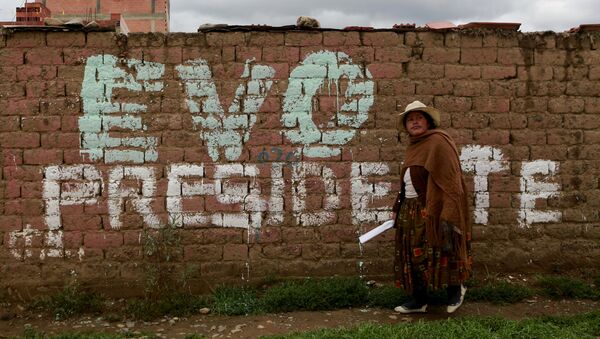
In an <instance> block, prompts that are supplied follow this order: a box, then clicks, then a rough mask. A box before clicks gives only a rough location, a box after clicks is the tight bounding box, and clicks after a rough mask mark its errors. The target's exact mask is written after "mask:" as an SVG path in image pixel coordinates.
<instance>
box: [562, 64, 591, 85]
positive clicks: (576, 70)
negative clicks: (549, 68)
mask: <svg viewBox="0 0 600 339" xmlns="http://www.w3.org/2000/svg"><path fill="white" fill-rule="evenodd" d="M588 73H589V70H588V67H587V66H582V67H577V66H568V67H562V66H559V67H554V79H555V80H559V81H575V80H587V79H588Z"/></svg>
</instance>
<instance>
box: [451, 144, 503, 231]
mask: <svg viewBox="0 0 600 339" xmlns="http://www.w3.org/2000/svg"><path fill="white" fill-rule="evenodd" d="M460 161H461V166H462V170H463V171H465V172H475V177H474V178H473V180H474V182H475V223H477V224H484V225H485V224H487V222H488V211H487V209H488V208H489V207H490V192H489V187H488V175H490V173H496V172H501V171H504V170H506V169H508V163H507V162H506V161H505V160H502V151H500V150H499V149H497V148H493V147H491V146H479V145H469V146H465V147H463V149H462V150H461V153H460Z"/></svg>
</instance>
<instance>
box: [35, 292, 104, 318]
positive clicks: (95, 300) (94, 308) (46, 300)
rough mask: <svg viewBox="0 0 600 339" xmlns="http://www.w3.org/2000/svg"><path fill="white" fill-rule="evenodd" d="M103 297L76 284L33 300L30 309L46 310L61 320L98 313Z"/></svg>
mask: <svg viewBox="0 0 600 339" xmlns="http://www.w3.org/2000/svg"><path fill="white" fill-rule="evenodd" d="M102 301H103V298H102V297H101V296H100V295H98V294H96V293H92V292H86V291H82V290H81V289H80V288H79V287H78V286H77V285H73V286H67V287H65V288H63V289H62V290H61V291H60V292H58V293H56V294H54V295H52V296H49V297H42V298H40V299H38V300H36V301H34V302H33V303H32V305H31V308H32V309H41V310H48V311H50V312H51V313H52V315H53V316H54V318H55V319H56V320H63V319H66V318H69V317H71V316H74V315H78V314H83V313H98V312H100V311H101V309H102Z"/></svg>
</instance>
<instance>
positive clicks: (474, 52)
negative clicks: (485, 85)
mask: <svg viewBox="0 0 600 339" xmlns="http://www.w3.org/2000/svg"><path fill="white" fill-rule="evenodd" d="M497 56H498V53H497V48H492V47H486V48H462V49H461V51H460V63H461V64H471V65H484V64H493V63H495V62H496V60H497Z"/></svg>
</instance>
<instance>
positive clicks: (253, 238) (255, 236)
mask: <svg viewBox="0 0 600 339" xmlns="http://www.w3.org/2000/svg"><path fill="white" fill-rule="evenodd" d="M281 235H282V232H281V228H280V227H263V228H261V229H260V230H257V231H250V234H249V235H248V230H245V231H244V240H245V241H244V242H245V243H246V240H248V241H249V242H248V243H249V244H273V243H280V242H281V239H282V237H281Z"/></svg>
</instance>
